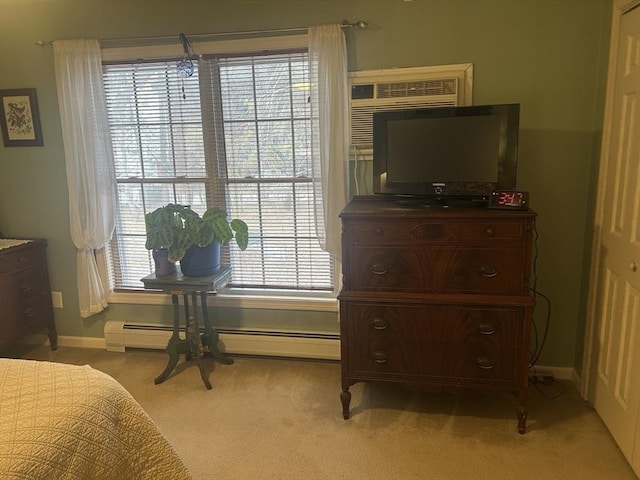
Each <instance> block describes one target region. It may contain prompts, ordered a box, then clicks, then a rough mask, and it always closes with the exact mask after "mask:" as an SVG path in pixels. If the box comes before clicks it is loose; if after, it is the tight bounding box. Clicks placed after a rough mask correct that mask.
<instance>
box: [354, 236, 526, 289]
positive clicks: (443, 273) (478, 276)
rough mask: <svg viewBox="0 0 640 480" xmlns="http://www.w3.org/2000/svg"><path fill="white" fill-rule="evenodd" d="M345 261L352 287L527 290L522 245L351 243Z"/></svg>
mask: <svg viewBox="0 0 640 480" xmlns="http://www.w3.org/2000/svg"><path fill="white" fill-rule="evenodd" d="M348 262H349V264H348V269H349V271H348V276H347V278H346V279H345V288H349V289H351V290H385V291H390V290H394V291H407V292H437V293H483V294H501V295H520V294H523V291H524V290H525V289H526V284H525V278H524V277H523V272H524V271H525V269H524V252H523V251H522V249H520V248H502V249H491V248H466V249H462V248H460V249H457V248H429V249H426V248H413V249H410V248H393V247H352V248H351V250H350V255H349V257H348ZM524 293H526V292H524Z"/></svg>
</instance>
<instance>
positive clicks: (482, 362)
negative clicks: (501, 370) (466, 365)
mask: <svg viewBox="0 0 640 480" xmlns="http://www.w3.org/2000/svg"><path fill="white" fill-rule="evenodd" d="M477 364H478V367H480V368H481V369H483V370H491V369H492V368H493V362H492V361H491V359H489V358H487V357H478V360H477Z"/></svg>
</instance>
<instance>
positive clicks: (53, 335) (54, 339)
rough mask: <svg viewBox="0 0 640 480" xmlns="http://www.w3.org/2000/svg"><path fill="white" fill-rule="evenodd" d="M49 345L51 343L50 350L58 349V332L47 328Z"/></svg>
mask: <svg viewBox="0 0 640 480" xmlns="http://www.w3.org/2000/svg"><path fill="white" fill-rule="evenodd" d="M49 345H51V350H57V349H58V332H56V330H55V329H49Z"/></svg>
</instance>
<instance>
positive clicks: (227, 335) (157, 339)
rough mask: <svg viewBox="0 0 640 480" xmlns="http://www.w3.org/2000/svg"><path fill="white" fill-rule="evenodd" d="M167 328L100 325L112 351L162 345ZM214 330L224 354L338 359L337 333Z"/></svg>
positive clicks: (118, 323) (168, 334)
mask: <svg viewBox="0 0 640 480" xmlns="http://www.w3.org/2000/svg"><path fill="white" fill-rule="evenodd" d="M171 332H172V327H171V326H170V325H161V324H134V323H129V322H125V321H117V320H109V321H107V322H106V323H105V326H104V337H105V346H106V349H107V350H109V351H114V352H124V351H125V350H126V349H127V348H149V349H164V348H165V347H166V346H167V342H168V341H169V338H170V337H171ZM218 334H219V339H220V350H221V351H222V352H225V353H228V354H234V353H235V354H245V355H266V356H277V357H294V358H311V359H324V360H340V336H339V334H337V333H327V332H304V331H287V332H278V331H272V330H259V329H233V330H231V329H218Z"/></svg>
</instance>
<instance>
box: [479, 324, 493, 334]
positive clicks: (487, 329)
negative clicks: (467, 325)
mask: <svg viewBox="0 0 640 480" xmlns="http://www.w3.org/2000/svg"><path fill="white" fill-rule="evenodd" d="M477 328H478V332H479V333H480V334H482V335H493V334H494V333H496V324H495V322H492V321H488V322H480V323H478V326H477Z"/></svg>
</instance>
